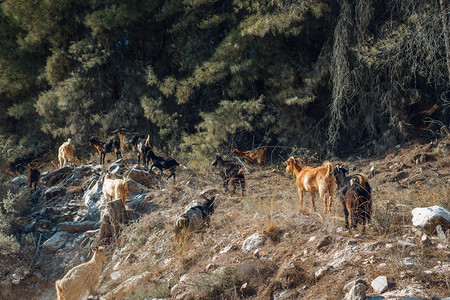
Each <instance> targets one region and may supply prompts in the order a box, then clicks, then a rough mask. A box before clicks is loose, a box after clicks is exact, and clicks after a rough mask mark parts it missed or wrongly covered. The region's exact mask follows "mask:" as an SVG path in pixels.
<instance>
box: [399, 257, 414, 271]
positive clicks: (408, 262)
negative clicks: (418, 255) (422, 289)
mask: <svg viewBox="0 0 450 300" xmlns="http://www.w3.org/2000/svg"><path fill="white" fill-rule="evenodd" d="M402 264H403V266H404V267H406V268H410V269H411V268H414V267H416V261H415V260H414V258H412V257H405V258H404V259H403V261H402Z"/></svg>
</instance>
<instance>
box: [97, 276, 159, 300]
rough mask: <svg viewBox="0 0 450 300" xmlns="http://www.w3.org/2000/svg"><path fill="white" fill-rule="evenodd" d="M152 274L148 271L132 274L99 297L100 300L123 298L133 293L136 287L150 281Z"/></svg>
mask: <svg viewBox="0 0 450 300" xmlns="http://www.w3.org/2000/svg"><path fill="white" fill-rule="evenodd" d="M151 278H152V274H151V273H150V272H144V273H142V274H140V275H136V276H133V277H131V278H129V279H127V280H126V281H124V282H122V283H121V284H120V285H119V286H118V287H116V288H115V289H114V290H112V291H111V292H109V293H108V294H106V295H105V296H104V297H101V298H100V299H101V300H114V299H124V298H125V296H126V295H128V294H131V293H134V292H135V291H136V289H137V288H138V287H140V286H143V285H146V284H149V283H150V280H151Z"/></svg>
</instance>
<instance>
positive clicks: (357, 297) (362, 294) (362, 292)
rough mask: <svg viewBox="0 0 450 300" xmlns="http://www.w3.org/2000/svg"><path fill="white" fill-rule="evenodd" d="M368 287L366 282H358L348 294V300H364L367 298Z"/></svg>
mask: <svg viewBox="0 0 450 300" xmlns="http://www.w3.org/2000/svg"><path fill="white" fill-rule="evenodd" d="M366 290H367V287H366V285H365V284H364V283H361V282H359V283H356V284H355V285H354V286H353V287H352V289H351V290H350V292H349V293H348V294H347V297H346V299H348V300H364V299H365V298H366Z"/></svg>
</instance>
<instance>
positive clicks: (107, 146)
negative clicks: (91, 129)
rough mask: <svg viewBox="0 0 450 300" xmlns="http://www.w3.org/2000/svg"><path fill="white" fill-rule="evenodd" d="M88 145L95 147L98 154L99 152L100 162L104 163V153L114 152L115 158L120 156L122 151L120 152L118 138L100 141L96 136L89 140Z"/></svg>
mask: <svg viewBox="0 0 450 300" xmlns="http://www.w3.org/2000/svg"><path fill="white" fill-rule="evenodd" d="M89 145H91V146H93V147H95V149H97V151H98V154H100V164H104V163H105V156H106V153H110V152H113V151H114V152H115V153H116V157H117V159H119V157H122V153H121V152H120V140H119V139H118V138H114V139H112V140H110V141H108V142H106V143H105V142H101V141H99V140H98V139H96V138H91V139H90V140H89Z"/></svg>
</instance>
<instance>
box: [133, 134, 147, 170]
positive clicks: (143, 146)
mask: <svg viewBox="0 0 450 300" xmlns="http://www.w3.org/2000/svg"><path fill="white" fill-rule="evenodd" d="M130 145H131V149H132V150H133V152H136V153H137V157H138V165H141V157H142V164H143V165H144V166H148V160H147V151H148V150H150V149H151V147H152V146H151V145H150V135H148V136H147V139H146V140H145V139H143V138H140V137H139V136H138V135H135V136H133V137H131V139H130Z"/></svg>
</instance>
